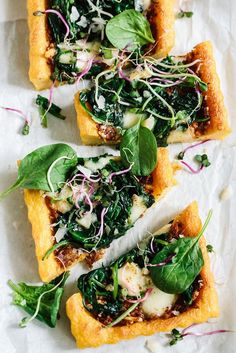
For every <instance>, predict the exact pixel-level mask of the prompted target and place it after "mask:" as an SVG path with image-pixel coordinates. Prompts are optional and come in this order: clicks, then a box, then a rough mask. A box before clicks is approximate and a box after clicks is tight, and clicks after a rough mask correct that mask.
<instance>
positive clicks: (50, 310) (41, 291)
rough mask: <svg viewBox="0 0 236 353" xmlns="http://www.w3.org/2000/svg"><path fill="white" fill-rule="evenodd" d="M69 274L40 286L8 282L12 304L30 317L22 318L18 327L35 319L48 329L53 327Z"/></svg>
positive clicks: (66, 273)
mask: <svg viewBox="0 0 236 353" xmlns="http://www.w3.org/2000/svg"><path fill="white" fill-rule="evenodd" d="M68 277H69V272H65V273H64V274H63V275H61V276H59V277H58V278H56V279H55V280H54V281H52V282H50V283H48V284H43V285H41V286H32V285H28V284H26V283H24V282H20V283H18V284H15V283H13V282H12V281H11V280H9V281H8V285H9V286H10V287H11V289H12V290H13V301H12V304H14V305H17V306H19V307H21V308H22V309H23V310H25V311H26V312H27V313H28V314H30V315H31V316H32V317H27V318H23V319H22V321H21V323H20V327H25V326H26V324H27V323H29V322H30V321H31V320H32V319H34V318H36V319H38V320H40V321H42V322H43V323H45V324H46V325H48V326H49V327H55V326H56V322H57V319H58V312H59V309H60V304H61V299H62V295H63V292H64V285H65V282H66V280H67V278H68Z"/></svg>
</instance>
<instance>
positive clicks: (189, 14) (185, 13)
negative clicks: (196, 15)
mask: <svg viewBox="0 0 236 353" xmlns="http://www.w3.org/2000/svg"><path fill="white" fill-rule="evenodd" d="M192 16H193V12H192V11H183V10H180V12H179V13H178V14H177V18H184V17H187V18H191V17H192Z"/></svg>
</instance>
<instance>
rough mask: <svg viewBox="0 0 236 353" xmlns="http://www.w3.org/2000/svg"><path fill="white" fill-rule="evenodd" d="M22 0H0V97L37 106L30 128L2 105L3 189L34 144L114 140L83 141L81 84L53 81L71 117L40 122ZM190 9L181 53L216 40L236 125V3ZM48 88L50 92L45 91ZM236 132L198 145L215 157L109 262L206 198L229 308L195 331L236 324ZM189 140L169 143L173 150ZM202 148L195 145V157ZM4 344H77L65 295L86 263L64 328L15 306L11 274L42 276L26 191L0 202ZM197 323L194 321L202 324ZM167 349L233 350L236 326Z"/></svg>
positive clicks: (38, 350) (35, 351) (50, 348)
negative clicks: (77, 106)
mask: <svg viewBox="0 0 236 353" xmlns="http://www.w3.org/2000/svg"><path fill="white" fill-rule="evenodd" d="M25 2H26V1H24V0H21V1H16V0H8V1H5V0H1V1H0V50H1V54H0V105H4V106H10V107H17V108H19V109H22V110H23V111H25V112H27V113H28V114H30V116H31V119H32V126H31V132H30V134H29V135H28V136H22V135H21V134H20V129H21V127H22V123H23V122H22V120H21V118H20V117H18V116H16V115H14V114H11V113H8V112H5V111H0V189H1V190H3V189H4V188H5V187H7V186H8V185H9V184H10V183H11V182H13V181H14V179H15V178H16V173H17V168H16V161H17V160H18V159H20V158H22V157H23V156H25V155H26V154H27V153H29V152H30V151H31V150H33V149H35V148H37V147H39V146H41V145H44V144H49V143H55V142H59V141H60V142H66V143H70V144H72V146H73V147H75V148H76V149H77V151H78V153H79V154H80V155H81V156H88V155H95V154H99V153H104V152H105V151H109V150H111V149H109V148H107V147H100V148H91V147H84V146H81V142H80V138H79V132H78V130H77V127H76V119H75V112H74V108H73V95H74V93H75V92H76V90H77V87H75V86H64V87H61V88H58V89H56V90H55V94H54V101H55V103H56V104H58V105H60V106H62V107H63V109H64V112H65V114H66V115H67V120H66V121H65V122H64V121H60V120H57V119H54V118H51V119H50V121H49V128H48V129H43V128H41V126H40V122H39V117H38V115H37V110H36V107H35V106H34V99H35V97H36V92H35V91H34V90H33V87H32V85H31V84H30V82H29V80H28V76H27V71H28V32H27V23H26V5H25ZM182 7H183V9H184V10H192V11H193V12H194V15H193V17H192V18H191V19H182V20H177V21H176V31H177V38H176V47H175V50H174V53H178V54H180V53H184V52H186V51H188V50H191V48H192V47H193V46H194V45H195V44H197V43H199V42H201V41H203V40H208V39H210V40H211V41H212V42H213V43H214V48H215V55H216V59H217V68H218V72H219V74H220V77H221V82H222V89H223V92H224V94H225V102H226V105H227V108H228V111H229V116H230V120H231V126H232V128H233V130H234V131H235V128H236V123H235V109H236V107H235V104H236V103H235V92H236V85H235V79H236V72H235V71H236V43H235V41H236V38H235V33H236V3H235V1H234V0H231V1H230V0H227V1H225V0H193V1H192V0H189V1H184V2H182ZM45 94H48V92H45ZM235 137H236V135H235V132H233V133H232V135H231V136H230V137H229V138H227V140H226V141H224V142H222V143H221V142H215V141H213V142H209V143H208V144H205V145H203V146H202V148H199V150H198V151H197V152H199V153H201V152H202V151H205V150H206V151H207V153H208V155H209V159H210V161H211V163H212V165H211V166H210V167H209V168H207V169H205V170H204V171H203V172H202V173H201V174H199V175H191V174H189V173H188V172H187V171H182V172H179V173H178V175H177V180H178V185H177V186H176V187H174V188H173V189H172V190H171V191H170V192H169V193H168V195H166V197H165V198H164V199H163V200H161V201H160V203H159V204H158V205H157V206H156V207H155V208H152V209H151V210H149V211H148V212H147V214H146V215H145V216H144V217H143V218H142V220H141V221H138V222H137V224H136V226H135V227H134V228H133V229H132V230H131V231H130V232H129V233H128V234H127V236H126V237H123V238H121V239H119V240H117V241H115V242H114V243H113V244H112V246H111V248H110V251H108V252H107V256H106V257H105V259H104V261H105V262H108V261H109V260H110V259H111V257H112V256H114V257H117V256H118V255H120V254H121V253H123V252H124V251H125V250H126V249H127V248H131V247H132V246H134V245H135V244H136V242H137V240H139V239H141V238H142V237H143V236H144V235H145V232H147V231H153V230H154V229H156V228H157V227H159V226H161V225H163V224H164V223H165V222H166V221H168V220H170V219H171V217H172V216H173V215H175V214H176V213H177V212H178V211H180V210H181V209H182V208H184V207H185V206H186V205H187V204H188V203H190V202H191V201H192V200H194V199H196V200H198V202H199V205H200V213H201V216H202V218H203V219H204V217H206V214H207V212H208V210H209V208H213V210H214V215H213V218H212V221H211V223H210V225H209V227H208V229H207V231H206V238H207V241H208V243H210V244H212V245H213V246H214V249H215V252H214V253H213V254H212V255H211V260H212V268H213V271H214V273H215V280H216V284H217V290H218V293H219V297H220V306H221V315H220V318H219V319H217V320H212V323H211V324H205V325H202V326H201V327H200V328H198V329H197V330H212V329H217V328H224V329H235V328H236V325H235V323H236V318H235V316H236V315H235V312H236V309H235V297H236V291H235V288H236V266H235V264H236V263H235V260H236V259H235V250H236V241H235V237H236V213H235V210H236V201H235V185H236V165H235V162H236V161H235V159H236V155H235V153H236V145H235ZM182 148H183V146H182V145H176V146H170V151H171V155H172V158H174V157H175V155H176V153H177V152H178V151H180V150H181V149H182ZM194 153H195V151H193V152H192V154H191V153H189V154H188V158H189V159H190V161H191V158H192V156H193V155H194ZM228 185H231V187H232V188H233V196H232V197H231V198H230V199H228V200H225V201H222V200H221V199H220V197H219V195H220V193H221V191H222V190H223V189H224V188H225V187H227V186H228ZM0 226H1V231H0V237H1V240H0V351H1V352H2V353H45V352H57V353H60V352H64V353H65V352H73V353H74V352H76V351H77V350H76V348H75V342H74V340H73V338H72V336H71V334H70V330H69V321H68V319H67V318H66V315H65V301H66V298H68V296H69V295H70V294H72V293H74V292H75V291H76V278H78V276H79V275H80V274H81V273H83V272H85V271H86V268H85V267H84V266H83V265H78V266H77V267H76V268H74V270H73V271H72V275H71V277H70V280H69V282H68V284H67V287H66V292H65V295H64V300H63V305H62V309H61V319H60V320H59V321H58V325H57V327H56V329H50V328H47V327H45V326H43V325H42V324H40V323H39V322H37V321H34V322H33V323H31V324H30V325H29V327H27V328H25V329H20V328H19V327H18V326H17V323H18V322H19V321H20V319H21V318H22V316H24V313H22V312H21V311H20V310H18V309H17V308H16V307H14V306H11V305H10V301H11V296H10V290H9V288H8V287H7V285H6V282H7V280H8V279H9V278H11V279H13V280H15V281H20V280H22V281H26V282H27V281H28V282H38V281H39V278H38V274H37V264H36V260H35V257H34V244H33V241H32V238H31V227H30V225H29V223H28V221H27V215H26V208H25V206H24V203H23V196H22V192H21V191H16V192H14V193H13V194H11V195H10V196H9V197H8V198H7V199H6V200H4V201H3V202H2V203H1V204H0ZM195 330H196V329H195ZM146 339H147V338H144V337H140V338H138V339H135V340H132V341H123V342H122V343H120V344H117V345H114V346H112V347H111V346H104V347H102V348H98V349H97V350H89V349H88V350H85V352H92V351H93V352H99V353H105V352H107V353H108V352H110V351H111V350H112V352H113V353H118V352H119V353H121V352H125V353H129V352H133V351H134V350H135V351H136V352H139V353H144V352H147V350H146V348H145V347H144V344H145V341H146ZM151 339H152V341H153V340H158V341H159V343H160V345H158V353H159V352H160V353H161V352H170V351H171V352H181V353H191V352H196V351H197V352H198V353H201V352H207V353H213V352H214V353H217V352H224V353H233V352H235V350H236V348H235V347H236V335H235V334H231V333H227V334H221V335H220V334H219V335H215V336H210V337H203V338H198V339H197V338H190V337H188V338H186V339H185V340H183V341H182V342H180V343H178V344H177V346H174V347H168V346H167V338H166V336H165V335H163V334H162V335H158V334H156V335H154V336H153V337H152V338H151Z"/></svg>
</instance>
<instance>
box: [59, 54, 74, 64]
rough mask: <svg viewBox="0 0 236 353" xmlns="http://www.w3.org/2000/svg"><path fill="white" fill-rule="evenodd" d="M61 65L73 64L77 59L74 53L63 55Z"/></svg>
mask: <svg viewBox="0 0 236 353" xmlns="http://www.w3.org/2000/svg"><path fill="white" fill-rule="evenodd" d="M59 62H60V63H61V64H72V63H74V62H75V57H74V54H73V53H72V52H69V53H64V54H61V55H60V57H59Z"/></svg>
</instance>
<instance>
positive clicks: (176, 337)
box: [169, 328, 183, 346]
mask: <svg viewBox="0 0 236 353" xmlns="http://www.w3.org/2000/svg"><path fill="white" fill-rule="evenodd" d="M171 336H172V339H171V341H170V343H169V344H170V346H173V345H174V344H176V343H177V342H179V341H182V339H183V336H182V334H181V333H180V331H179V330H177V329H176V328H174V329H173V330H172V331H171Z"/></svg>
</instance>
